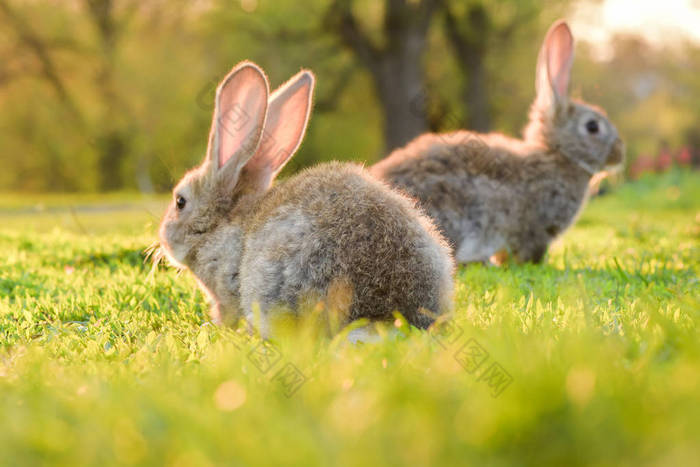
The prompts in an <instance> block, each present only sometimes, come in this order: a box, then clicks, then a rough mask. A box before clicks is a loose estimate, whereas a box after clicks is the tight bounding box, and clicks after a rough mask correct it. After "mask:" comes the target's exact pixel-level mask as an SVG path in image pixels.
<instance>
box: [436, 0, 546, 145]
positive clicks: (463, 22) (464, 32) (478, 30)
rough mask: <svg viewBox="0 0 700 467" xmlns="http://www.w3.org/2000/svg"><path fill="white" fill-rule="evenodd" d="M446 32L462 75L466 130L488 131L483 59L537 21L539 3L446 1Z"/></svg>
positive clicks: (487, 89)
mask: <svg viewBox="0 0 700 467" xmlns="http://www.w3.org/2000/svg"><path fill="white" fill-rule="evenodd" d="M444 5H445V30H446V34H447V38H448V40H449V42H450V44H451V45H452V47H453V49H454V52H455V55H456V58H457V64H458V66H459V68H460V70H461V72H462V74H463V78H464V85H463V89H462V102H463V106H464V109H465V110H466V122H465V123H466V127H467V128H469V129H470V130H475V131H480V132H487V131H489V130H490V129H491V99H490V97H489V96H490V95H491V93H492V91H493V86H489V85H488V84H487V83H489V76H488V75H489V70H488V69H487V64H486V58H487V56H488V55H489V54H490V53H492V52H493V50H494V49H498V48H501V47H504V46H508V47H517V44H513V43H512V42H511V40H512V39H513V37H514V35H515V32H516V31H518V30H519V29H520V30H522V29H525V28H527V27H529V26H531V24H532V23H533V22H534V21H536V20H537V19H538V13H539V12H540V8H541V2H538V1H529V0H505V1H500V2H492V1H485V0H477V1H463V0H458V1H445V2H444Z"/></svg>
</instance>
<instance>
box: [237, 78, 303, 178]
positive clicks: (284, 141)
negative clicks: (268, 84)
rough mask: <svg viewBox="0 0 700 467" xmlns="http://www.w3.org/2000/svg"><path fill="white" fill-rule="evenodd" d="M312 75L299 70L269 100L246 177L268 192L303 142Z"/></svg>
mask: <svg viewBox="0 0 700 467" xmlns="http://www.w3.org/2000/svg"><path fill="white" fill-rule="evenodd" d="M314 81H315V80H314V75H313V73H311V72H310V71H308V70H302V71H300V72H299V73H297V74H296V75H294V76H293V77H292V78H291V79H290V80H289V81H287V82H286V83H285V84H283V85H282V86H280V87H279V88H277V90H275V92H274V93H272V95H271V96H270V100H269V105H268V111H267V119H266V120H265V130H264V132H263V136H262V141H261V143H260V146H259V147H258V150H257V152H256V153H255V156H254V157H253V158H252V159H251V160H250V162H248V164H246V173H250V174H251V176H255V177H257V178H258V181H259V182H260V185H259V186H260V187H263V188H267V187H268V186H269V185H270V183H271V182H272V180H273V179H274V178H275V176H276V175H277V174H278V173H279V172H280V170H282V168H283V167H284V165H285V164H286V163H287V161H288V160H289V159H290V158H291V157H292V155H293V154H294V153H295V152H296V150H297V148H299V145H300V144H301V141H302V139H304V132H305V131H306V125H307V123H308V121H309V115H310V113H311V97H312V95H313V90H314Z"/></svg>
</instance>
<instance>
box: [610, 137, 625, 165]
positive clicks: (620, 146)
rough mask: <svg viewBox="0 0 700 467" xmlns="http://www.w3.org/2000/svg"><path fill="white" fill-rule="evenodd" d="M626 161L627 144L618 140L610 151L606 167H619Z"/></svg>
mask: <svg viewBox="0 0 700 467" xmlns="http://www.w3.org/2000/svg"><path fill="white" fill-rule="evenodd" d="M624 159H625V143H624V142H623V141H622V140H621V139H620V138H617V139H616V140H615V142H614V143H613V145H612V148H611V149H610V154H608V160H606V161H605V164H606V165H618V164H621V163H622V161H624Z"/></svg>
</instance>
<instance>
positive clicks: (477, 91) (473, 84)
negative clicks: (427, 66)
mask: <svg viewBox="0 0 700 467" xmlns="http://www.w3.org/2000/svg"><path fill="white" fill-rule="evenodd" d="M461 63H463V68H466V69H467V70H468V73H469V76H468V78H467V83H466V85H465V86H464V90H463V97H462V98H463V100H464V106H465V108H466V109H467V127H468V129H470V130H473V131H478V132H481V133H486V132H488V131H490V130H491V109H490V108H489V93H488V89H487V87H486V69H485V67H484V54H483V50H478V49H477V50H473V51H472V53H471V55H469V56H467V57H462V60H461ZM465 71H466V70H465Z"/></svg>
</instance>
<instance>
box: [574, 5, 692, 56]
mask: <svg viewBox="0 0 700 467" xmlns="http://www.w3.org/2000/svg"><path fill="white" fill-rule="evenodd" d="M571 22H572V27H573V28H574V31H575V34H576V36H577V37H579V38H580V39H582V40H585V41H588V42H591V43H592V44H594V45H595V47H596V49H597V50H596V52H597V54H598V55H599V56H600V58H603V59H604V58H606V56H607V55H608V54H609V53H610V50H609V49H610V47H609V42H610V39H611V38H612V37H613V36H614V35H615V34H617V33H623V34H637V35H639V36H642V37H643V38H644V39H645V40H646V41H648V42H649V43H650V44H651V45H654V46H665V45H674V44H678V43H680V42H682V41H684V40H690V41H692V42H696V43H700V2H699V1H697V0H664V1H663V2H659V1H656V0H641V1H640V0H604V1H603V2H600V3H599V2H591V1H581V2H580V3H578V4H577V5H576V6H575V7H574V10H573V14H572V21H571Z"/></svg>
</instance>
